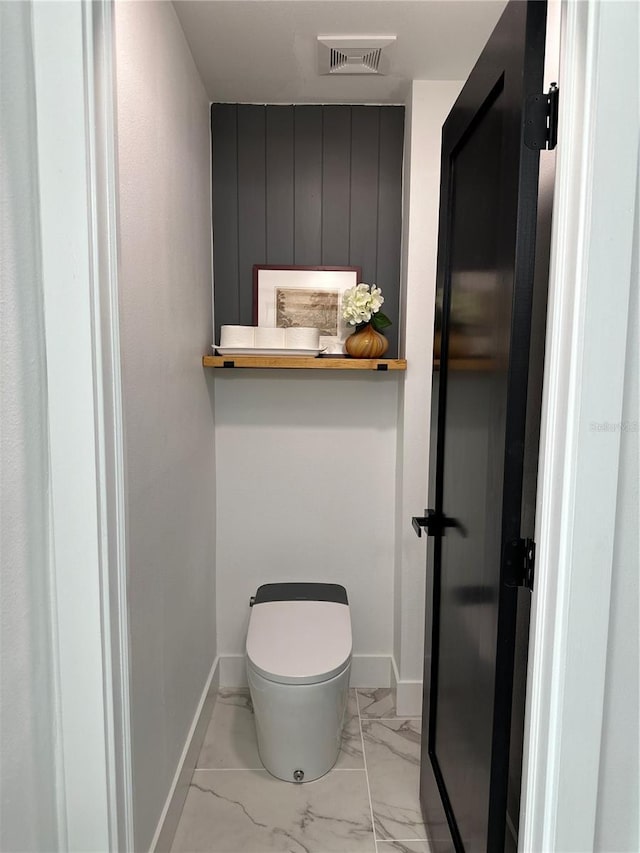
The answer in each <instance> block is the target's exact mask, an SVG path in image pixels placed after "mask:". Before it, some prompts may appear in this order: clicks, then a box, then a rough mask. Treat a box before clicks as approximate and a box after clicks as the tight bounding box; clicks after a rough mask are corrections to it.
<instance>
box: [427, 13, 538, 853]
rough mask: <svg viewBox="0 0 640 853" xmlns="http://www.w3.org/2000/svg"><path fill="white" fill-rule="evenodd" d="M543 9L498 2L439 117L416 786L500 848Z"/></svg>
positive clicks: (456, 830)
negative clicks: (435, 354) (428, 605)
mask: <svg viewBox="0 0 640 853" xmlns="http://www.w3.org/2000/svg"><path fill="white" fill-rule="evenodd" d="M545 24H546V3H544V2H538V0H535V2H527V3H525V2H514V0H512V2H511V3H509V5H508V6H507V8H506V9H505V12H504V14H503V16H502V18H501V19H500V21H499V23H498V25H497V26H496V29H495V30H494V32H493V34H492V36H491V38H490V40H489V42H488V43H487V46H486V48H485V50H484V51H483V53H482V55H481V57H480V59H479V61H478V63H477V65H476V66H475V68H474V70H473V71H472V73H471V76H470V77H469V79H468V81H467V82H466V84H465V86H464V88H463V90H462V93H461V94H460V96H459V98H458V100H457V102H456V104H455V105H454V107H453V109H452V111H451V113H450V115H449V117H448V119H447V121H446V123H445V125H444V128H443V140H442V178H441V197H440V236H439V248H438V313H439V316H440V319H441V325H440V340H439V344H440V347H439V349H440V371H439V377H438V383H439V389H438V427H437V437H436V441H437V446H436V478H435V506H434V515H433V519H435V521H434V523H433V524H432V526H431V528H430V532H431V533H432V535H434V547H433V573H434V575H433V577H434V582H433V621H432V638H431V659H430V667H429V669H430V671H429V672H426V673H425V687H426V688H427V685H428V689H425V698H426V700H428V714H427V713H426V712H427V709H426V707H425V718H424V719H425V722H424V727H425V731H423V760H422V769H421V800H422V804H423V811H424V814H425V818H426V820H427V823H428V824H429V823H430V822H432V821H433V820H434V818H433V815H434V814H437V809H435V810H434V802H433V801H434V798H436V799H437V800H438V803H437V806H438V808H439V809H440V812H441V813H442V810H444V815H446V822H447V825H448V828H449V832H450V835H451V838H450V840H449V848H447V847H446V845H445V847H444V849H450V847H451V846H454V847H455V849H456V850H465V851H490V853H496V851H503V850H504V849H505V825H506V813H507V789H508V779H509V746H510V739H511V737H512V733H511V728H512V726H511V712H512V694H513V682H514V652H515V644H516V626H517V622H518V596H519V589H518V584H519V581H520V577H519V575H520V568H521V565H522V561H523V544H524V540H525V539H526V538H527V536H532V530H525V529H524V526H523V523H522V519H523V518H525V517H527V518H529V519H531V521H532V519H533V507H532V506H529V507H528V508H527V507H525V506H524V503H526V502H528V503H529V504H531V503H532V502H535V489H534V490H533V492H532V490H531V488H525V483H524V479H525V456H529V455H531V452H532V443H533V444H535V445H536V446H537V441H538V431H537V429H536V428H535V427H534V429H527V406H528V404H529V419H531V416H532V412H533V422H534V424H535V423H536V422H537V424H538V427H539V408H538V410H537V415H536V406H538V407H539V395H538V390H539V389H536V392H535V399H532V393H533V392H532V389H531V383H530V382H529V373H530V369H531V368H532V365H531V364H530V354H531V356H532V357H533V358H535V359H537V360H538V362H540V363H541V359H542V349H541V348H539V347H537V348H534V350H532V351H531V353H530V339H531V327H532V306H533V296H534V268H535V246H536V214H537V192H538V167H539V157H540V153H539V150H540V149H539V142H537V141H535V140H534V139H533V136H535V134H533V135H532V134H531V127H530V126H528V125H527V122H528V121H529V120H530V117H531V113H530V112H527V113H526V115H525V109H524V107H525V103H526V102H527V99H528V98H529V97H530V96H535V95H537V96H540V95H541V93H542V85H543V68H544V43H545ZM543 286H544V287H545V289H546V279H545V280H544V283H543ZM534 352H535V354H534ZM527 443H528V447H525V445H527ZM533 455H534V456H535V453H534V454H533ZM534 473H535V472H534ZM520 594H522V593H520ZM527 603H528V602H526V601H525V602H524V604H525V607H524V608H522V607H521V615H522V613H523V612H525V613H526V612H527V611H526V605H527ZM518 633H519V635H520V637H522V636H523V629H522V626H520V628H519V631H518ZM524 636H526V626H525V629H524ZM434 782H435V784H434ZM435 820H436V821H437V818H436V819H435Z"/></svg>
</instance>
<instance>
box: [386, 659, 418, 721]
mask: <svg viewBox="0 0 640 853" xmlns="http://www.w3.org/2000/svg"><path fill="white" fill-rule="evenodd" d="M391 682H392V684H391V686H392V687H395V690H396V713H397V715H398V716H399V717H421V716H422V681H415V680H408V679H402V678H400V674H399V672H398V666H397V664H396V661H395V658H391Z"/></svg>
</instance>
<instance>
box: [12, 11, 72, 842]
mask: <svg viewBox="0 0 640 853" xmlns="http://www.w3.org/2000/svg"><path fill="white" fill-rule="evenodd" d="M31 14H32V8H31V4H30V3H0V77H1V78H2V86H1V87H0V94H1V112H2V119H3V125H2V144H1V145H0V200H1V215H2V242H1V244H0V258H1V259H2V275H1V276H0V281H1V283H2V295H1V297H0V302H1V305H2V311H1V316H2V324H1V329H0V340H1V341H2V357H1V359H0V364H1V365H2V382H1V383H0V387H1V388H2V397H1V400H0V413H1V423H0V437H1V453H0V458H1V459H2V467H1V470H0V497H1V504H0V505H1V513H0V531H1V539H0V553H1V557H2V573H1V579H0V583H1V588H0V593H1V594H0V626H1V640H0V650H1V655H0V672H1V674H2V686H1V688H0V735H1V737H0V767H1V769H2V784H1V786H0V791H1V798H0V849H1V850H4V851H12V853H17V851H26V850H29V851H51V850H59V849H61V848H60V846H59V844H60V841H59V837H58V825H57V796H58V794H57V792H56V763H55V726H56V704H55V701H54V665H53V657H52V645H53V639H52V637H53V634H52V620H51V604H52V602H51V597H52V592H51V589H50V585H49V573H50V566H49V550H50V539H49V535H50V534H49V458H48V423H47V400H46V365H45V352H44V342H45V338H44V297H43V286H42V276H41V259H40V220H39V210H38V207H39V205H38V165H37V151H36V102H35V83H34V68H33V38H32V27H31ZM59 796H60V797H61V796H62V794H61V793H60V794H59Z"/></svg>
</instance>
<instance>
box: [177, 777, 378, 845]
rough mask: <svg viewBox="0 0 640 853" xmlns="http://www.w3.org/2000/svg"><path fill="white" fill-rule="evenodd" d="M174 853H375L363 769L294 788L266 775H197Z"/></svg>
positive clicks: (178, 831)
mask: <svg viewBox="0 0 640 853" xmlns="http://www.w3.org/2000/svg"><path fill="white" fill-rule="evenodd" d="M172 851H173V853H199V851H203V852H204V851H206V853H272V851H278V853H280V851H282V853H284V852H285V851H286V853H374V851H375V842H374V836H373V827H372V826H371V812H370V808H369V799H368V796H367V781H366V774H365V772H364V770H333V771H331V772H330V773H328V774H327V775H326V776H323V777H322V778H321V779H318V780H316V781H315V782H309V783H307V784H304V785H295V784H291V783H290V782H281V781H280V780H278V779H274V778H273V776H270V775H269V774H268V773H267V772H266V771H265V770H196V772H195V773H194V776H193V781H192V783H191V787H190V788H189V794H188V795H187V800H186V803H185V807H184V811H183V813H182V819H181V821H180V824H179V826H178V830H177V832H176V837H175V839H174V843H173V847H172Z"/></svg>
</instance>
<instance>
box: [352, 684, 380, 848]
mask: <svg viewBox="0 0 640 853" xmlns="http://www.w3.org/2000/svg"><path fill="white" fill-rule="evenodd" d="M354 689H355V691H356V708H357V709H358V726H359V728H360V743H361V744H362V761H363V764H364V778H365V779H366V780H367V794H368V795H369V811H370V813H371V829H372V830H373V846H374V849H375V853H378V836H377V834H376V822H375V818H374V816H373V800H372V799H371V785H370V783H369V768H368V767H367V754H366V752H365V749H364V734H363V733H362V717H361V716H360V697H359V695H358V688H357V687H356V688H354Z"/></svg>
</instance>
